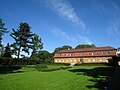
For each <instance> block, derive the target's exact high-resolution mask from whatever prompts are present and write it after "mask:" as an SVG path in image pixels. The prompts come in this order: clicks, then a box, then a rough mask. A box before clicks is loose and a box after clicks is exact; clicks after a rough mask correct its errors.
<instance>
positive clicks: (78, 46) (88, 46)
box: [75, 44, 96, 49]
mask: <svg viewBox="0 0 120 90" xmlns="http://www.w3.org/2000/svg"><path fill="white" fill-rule="evenodd" d="M94 47H96V46H95V45H94V44H79V45H77V46H76V47H75V49H80V48H94Z"/></svg>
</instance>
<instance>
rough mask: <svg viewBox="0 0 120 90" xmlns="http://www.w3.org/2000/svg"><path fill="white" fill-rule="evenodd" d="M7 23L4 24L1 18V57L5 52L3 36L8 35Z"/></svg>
mask: <svg viewBox="0 0 120 90" xmlns="http://www.w3.org/2000/svg"><path fill="white" fill-rule="evenodd" d="M4 25H5V23H3V22H2V19H1V18H0V55H2V54H3V52H4V46H3V45H2V35H4V33H8V30H7V28H4Z"/></svg>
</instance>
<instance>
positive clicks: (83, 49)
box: [56, 46, 117, 53]
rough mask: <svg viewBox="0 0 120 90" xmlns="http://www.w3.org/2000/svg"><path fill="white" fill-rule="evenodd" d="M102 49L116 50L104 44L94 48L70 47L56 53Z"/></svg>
mask: <svg viewBox="0 0 120 90" xmlns="http://www.w3.org/2000/svg"><path fill="white" fill-rule="evenodd" d="M102 50H117V49H116V48H113V47H111V46H104V47H95V48H82V49H71V50H61V51H58V52H56V53H63V52H84V51H102Z"/></svg>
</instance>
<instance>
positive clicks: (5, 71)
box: [0, 66, 22, 74]
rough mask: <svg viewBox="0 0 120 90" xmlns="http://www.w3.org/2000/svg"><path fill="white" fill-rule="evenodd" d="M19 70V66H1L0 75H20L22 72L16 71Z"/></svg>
mask: <svg viewBox="0 0 120 90" xmlns="http://www.w3.org/2000/svg"><path fill="white" fill-rule="evenodd" d="M19 69H21V67H20V66H1V67H0V74H8V73H20V72H22V71H16V70H19Z"/></svg>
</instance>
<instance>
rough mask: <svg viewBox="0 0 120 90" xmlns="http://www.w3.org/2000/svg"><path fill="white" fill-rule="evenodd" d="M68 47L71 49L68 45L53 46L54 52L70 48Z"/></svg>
mask: <svg viewBox="0 0 120 90" xmlns="http://www.w3.org/2000/svg"><path fill="white" fill-rule="evenodd" d="M70 49H72V47H71V46H69V45H64V46H62V47H57V48H55V50H54V52H58V51H60V50H70Z"/></svg>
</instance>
